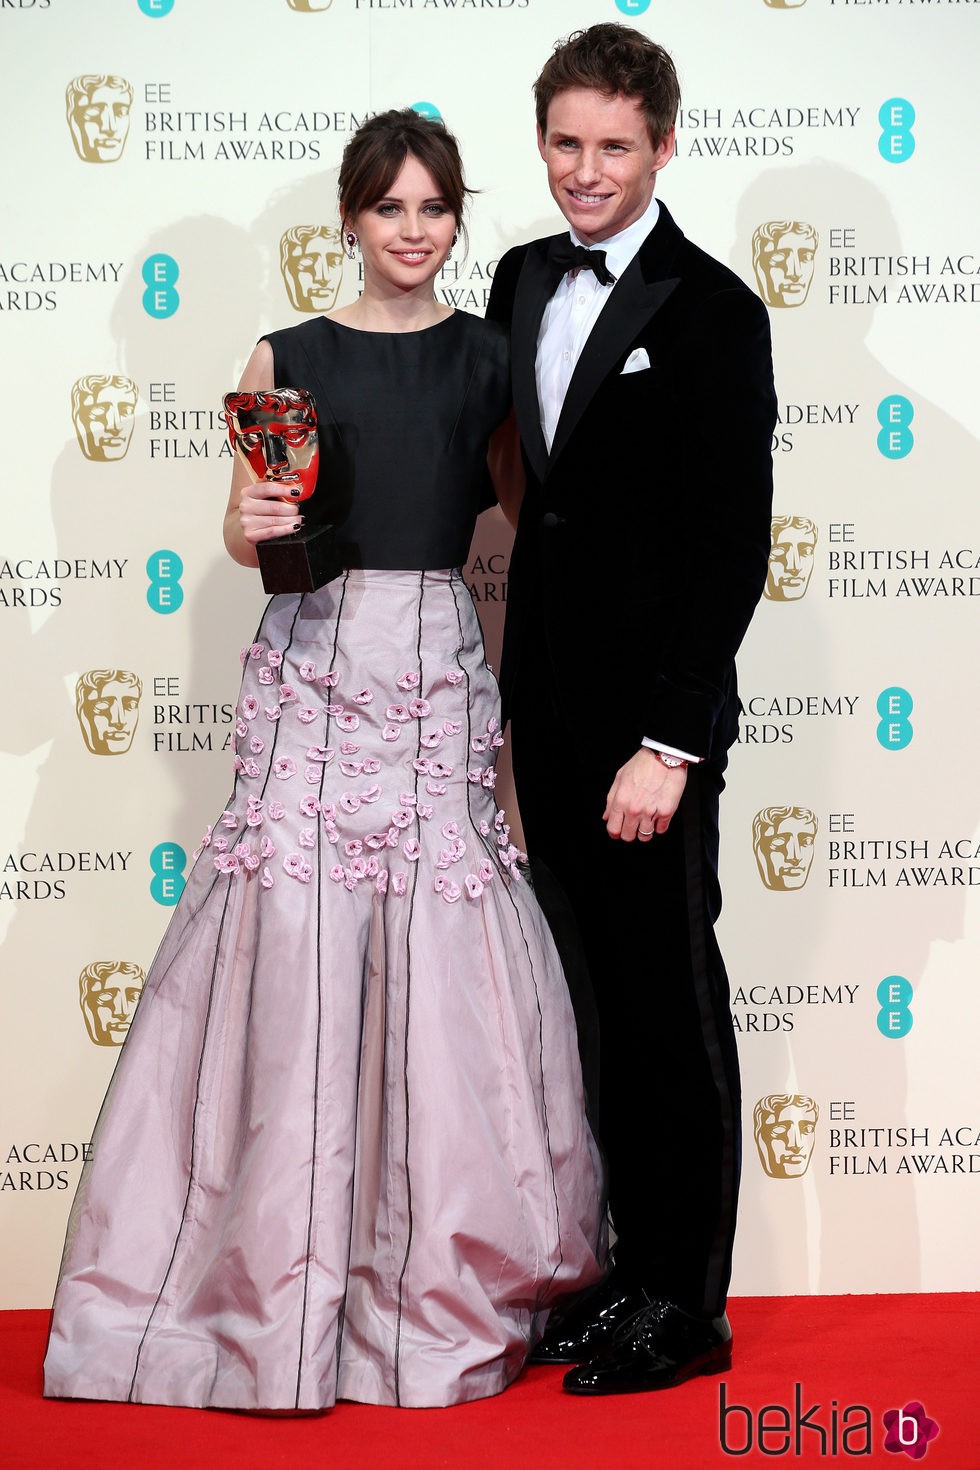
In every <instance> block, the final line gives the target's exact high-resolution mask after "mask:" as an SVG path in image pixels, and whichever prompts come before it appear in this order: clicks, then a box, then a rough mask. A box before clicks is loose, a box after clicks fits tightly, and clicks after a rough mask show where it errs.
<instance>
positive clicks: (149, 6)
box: [137, 0, 174, 20]
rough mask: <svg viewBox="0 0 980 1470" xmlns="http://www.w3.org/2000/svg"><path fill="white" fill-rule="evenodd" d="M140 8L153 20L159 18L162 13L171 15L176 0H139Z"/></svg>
mask: <svg viewBox="0 0 980 1470" xmlns="http://www.w3.org/2000/svg"><path fill="white" fill-rule="evenodd" d="M137 3H138V5H139V8H140V10H142V12H143V14H144V15H148V16H149V17H150V19H151V20H159V18H160V16H161V15H169V14H170V12H171V10H173V8H174V0H137Z"/></svg>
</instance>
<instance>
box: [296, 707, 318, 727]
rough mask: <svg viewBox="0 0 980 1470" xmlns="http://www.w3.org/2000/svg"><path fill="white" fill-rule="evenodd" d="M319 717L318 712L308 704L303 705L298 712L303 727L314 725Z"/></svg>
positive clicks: (297, 715)
mask: <svg viewBox="0 0 980 1470" xmlns="http://www.w3.org/2000/svg"><path fill="white" fill-rule="evenodd" d="M316 717H317V711H316V710H315V709H313V708H312V707H311V706H310V705H308V704H302V705H300V706H299V708H298V709H297V711H296V718H297V719H298V720H299V721H300V723H301V724H303V725H312V723H313V721H314V720H315V719H316Z"/></svg>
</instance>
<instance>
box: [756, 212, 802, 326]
mask: <svg viewBox="0 0 980 1470" xmlns="http://www.w3.org/2000/svg"><path fill="white" fill-rule="evenodd" d="M816 253H817V232H816V230H815V229H814V228H813V226H812V225H808V224H806V223H804V221H803V220H799V219H771V220H769V221H768V223H767V224H764V225H760V226H759V228H758V229H757V230H756V232H755V234H754V235H753V236H752V269H753V270H754V271H755V278H756V280H757V281H758V283H759V294H760V295H761V297H762V299H763V301H764V302H765V303H766V305H767V306H802V305H803V303H804V301H805V300H806V298H807V293H808V292H809V290H810V282H811V281H812V280H813V261H814V256H815V255H816Z"/></svg>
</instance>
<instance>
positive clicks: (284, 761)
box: [272, 755, 296, 781]
mask: <svg viewBox="0 0 980 1470" xmlns="http://www.w3.org/2000/svg"><path fill="white" fill-rule="evenodd" d="M272 774H273V775H274V776H276V777H277V778H278V779H279V780H280V781H288V780H289V778H290V776H295V775H296V762H295V761H294V760H293V758H292V756H291V755H279V756H276V759H275V760H274V761H273V762H272Z"/></svg>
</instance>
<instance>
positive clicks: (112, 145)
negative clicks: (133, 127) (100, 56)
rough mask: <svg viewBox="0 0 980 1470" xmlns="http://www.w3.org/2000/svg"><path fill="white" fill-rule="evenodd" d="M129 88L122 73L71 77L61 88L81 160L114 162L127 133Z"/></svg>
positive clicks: (130, 92)
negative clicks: (64, 87)
mask: <svg viewBox="0 0 980 1470" xmlns="http://www.w3.org/2000/svg"><path fill="white" fill-rule="evenodd" d="M132 106H133V89H132V87H131V86H130V85H129V83H128V82H127V80H126V78H125V77H113V76H95V75H92V76H84V77H72V79H71V81H70V82H69V83H68V86H67V88H66V89H65V107H66V111H67V113H68V129H69V131H70V133H71V140H72V142H73V143H74V145H75V152H76V153H77V154H78V156H79V158H80V159H81V160H82V161H83V163H117V162H118V160H119V159H120V158H122V154H123V149H124V148H125V146H126V138H127V137H128V135H129V114H130V111H131V109H132Z"/></svg>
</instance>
